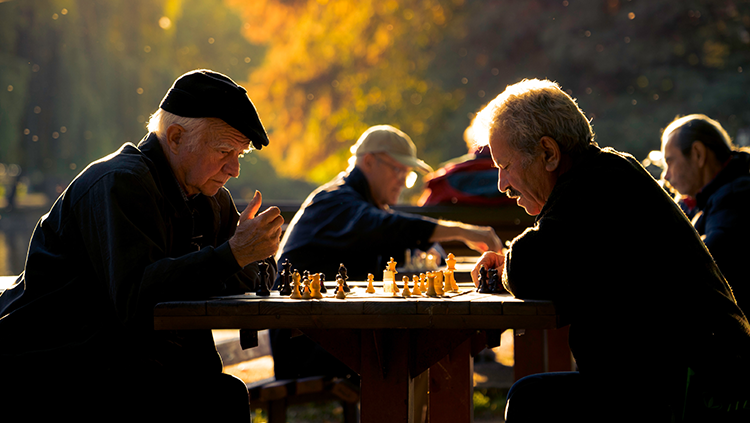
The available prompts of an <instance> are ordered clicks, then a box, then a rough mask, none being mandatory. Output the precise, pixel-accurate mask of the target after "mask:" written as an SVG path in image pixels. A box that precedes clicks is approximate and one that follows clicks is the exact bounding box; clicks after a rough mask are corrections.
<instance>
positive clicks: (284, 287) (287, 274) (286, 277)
mask: <svg viewBox="0 0 750 423" xmlns="http://www.w3.org/2000/svg"><path fill="white" fill-rule="evenodd" d="M281 267H282V268H283V270H282V271H281V285H280V286H279V295H291V294H292V263H289V259H285V260H284V263H283V264H282V265H281Z"/></svg>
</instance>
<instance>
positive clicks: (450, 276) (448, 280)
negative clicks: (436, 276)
mask: <svg viewBox="0 0 750 423" xmlns="http://www.w3.org/2000/svg"><path fill="white" fill-rule="evenodd" d="M443 275H444V276H445V290H446V291H450V292H460V290H459V289H458V284H457V283H456V276H455V274H454V273H453V270H450V269H448V270H444V271H443Z"/></svg>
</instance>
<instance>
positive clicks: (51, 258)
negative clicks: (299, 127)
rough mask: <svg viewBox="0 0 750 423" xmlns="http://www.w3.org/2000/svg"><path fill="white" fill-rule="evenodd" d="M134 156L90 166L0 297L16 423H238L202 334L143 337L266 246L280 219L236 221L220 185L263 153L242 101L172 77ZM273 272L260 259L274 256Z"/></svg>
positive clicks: (214, 289) (241, 391) (6, 394)
mask: <svg viewBox="0 0 750 423" xmlns="http://www.w3.org/2000/svg"><path fill="white" fill-rule="evenodd" d="M149 129H150V133H149V134H148V135H147V136H146V137H144V138H143V140H141V142H140V143H139V144H138V146H135V145H133V144H130V143H127V144H125V145H123V146H122V147H121V148H120V149H119V150H118V151H117V152H115V153H113V154H112V155H110V156H107V157H105V158H103V159H101V160H98V161H96V162H94V163H92V164H90V165H89V166H88V167H87V168H86V169H85V170H84V171H83V172H81V174H79V175H78V176H77V177H76V178H75V180H74V181H73V182H72V183H71V184H70V186H68V188H67V189H66V190H65V192H63V193H62V195H61V196H60V198H58V199H57V201H56V202H55V204H54V205H53V206H52V209H51V210H50V211H49V213H48V214H46V215H45V216H43V217H42V219H41V220H40V221H39V223H38V225H37V227H36V229H35V230H34V234H33V235H32V238H31V243H30V245H29V250H28V255H27V258H26V265H25V269H24V272H23V273H22V274H21V276H20V277H19V279H18V280H17V281H16V284H15V285H14V286H12V287H11V288H10V289H8V290H7V291H5V292H4V293H3V294H2V295H0V339H2V342H0V358H1V359H2V360H0V361H2V363H4V365H3V366H2V368H0V380H2V382H0V386H1V387H2V389H0V391H2V393H3V395H2V397H3V398H4V400H5V401H8V402H9V403H13V404H14V406H18V407H20V408H19V410H22V411H21V412H22V413H23V415H24V417H25V418H29V419H34V418H35V417H51V416H54V417H55V418H58V417H62V416H69V417H76V418H83V419H84V420H87V421H89V420H90V421H93V419H97V420H99V419H101V420H125V421H129V420H141V419H149V420H150V419H154V420H160V419H168V420H182V419H187V420H194V419H195V418H198V417H201V418H205V417H210V418H216V419H221V420H231V421H244V422H247V421H249V410H248V404H247V390H246V388H245V385H244V383H243V382H242V381H241V380H239V379H237V378H235V377H233V376H229V375H226V374H223V373H222V363H221V359H220V357H219V356H218V354H217V352H216V348H215V346H214V342H213V337H212V334H211V332H210V331H154V330H153V307H154V305H155V304H156V303H157V302H160V301H167V300H196V299H204V298H207V297H209V296H211V295H218V294H222V293H241V292H244V291H247V290H248V287H249V286H252V285H253V284H254V283H255V279H257V278H258V264H257V262H258V261H262V260H267V259H269V257H271V258H272V256H273V254H274V253H275V252H276V250H277V248H278V243H279V239H280V235H281V225H282V223H283V218H282V217H281V215H280V212H279V210H278V208H275V207H271V208H268V209H267V210H265V211H263V212H262V213H260V214H257V216H256V213H257V212H258V210H259V208H260V206H261V197H260V194H259V193H256V195H255V197H254V198H253V199H252V201H251V202H250V204H249V205H248V207H247V208H246V209H245V210H244V211H243V212H242V214H241V215H240V213H238V211H237V209H236V207H235V205H234V202H233V200H232V196H231V195H230V194H229V191H227V190H226V188H224V184H225V183H226V182H227V180H228V179H229V178H232V177H237V176H238V175H239V169H240V165H239V157H240V156H241V155H242V154H243V153H244V152H246V151H248V150H249V149H250V144H251V143H252V144H253V146H254V147H255V148H256V149H261V148H262V147H263V146H265V145H268V137H267V136H266V132H265V129H264V128H263V125H262V124H261V122H260V119H259V118H258V115H257V112H256V110H255V107H254V106H253V104H252V102H251V101H250V99H249V98H248V97H247V95H246V93H245V90H244V89H243V88H242V87H241V86H239V85H237V84H236V83H235V82H234V81H232V80H231V79H230V78H229V77H227V76H225V75H222V74H220V73H216V72H213V71H209V70H198V71H192V72H188V73H186V74H184V75H182V76H181V77H180V78H178V79H177V80H176V81H175V82H174V84H173V86H172V87H171V89H170V90H169V91H168V92H167V94H166V96H165V97H164V99H163V100H162V102H161V105H160V108H159V110H158V111H157V112H156V113H155V114H154V115H153V117H152V119H151V121H150V123H149ZM271 260H272V259H271Z"/></svg>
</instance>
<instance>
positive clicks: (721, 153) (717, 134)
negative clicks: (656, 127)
mask: <svg viewBox="0 0 750 423" xmlns="http://www.w3.org/2000/svg"><path fill="white" fill-rule="evenodd" d="M672 133H674V134H675V135H674V137H673V138H674V140H675V146H676V147H677V148H678V149H679V150H680V151H681V152H682V155H683V156H686V157H687V156H689V155H690V149H691V148H692V147H693V144H695V142H696V141H700V142H702V143H703V145H705V146H706V148H708V149H709V150H711V151H713V152H714V154H715V155H716V159H717V160H718V161H719V162H720V163H724V162H725V161H727V160H728V159H729V156H731V155H732V150H733V146H732V140H731V138H729V134H727V131H726V130H724V128H723V127H722V126H721V124H720V123H719V122H717V121H715V120H713V119H711V118H710V117H708V116H706V115H703V114H692V115H687V116H683V117H678V118H677V119H675V120H673V121H672V123H670V124H669V125H668V126H667V127H666V128H665V129H664V133H663V134H662V136H661V142H662V148H663V147H664V146H665V145H666V144H667V141H668V140H669V137H670V135H671V134H672Z"/></svg>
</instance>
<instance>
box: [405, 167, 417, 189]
mask: <svg viewBox="0 0 750 423" xmlns="http://www.w3.org/2000/svg"><path fill="white" fill-rule="evenodd" d="M416 182H417V174H416V172H414V171H411V172H409V174H408V175H406V188H411V187H413V186H414V184H415V183H416Z"/></svg>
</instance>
